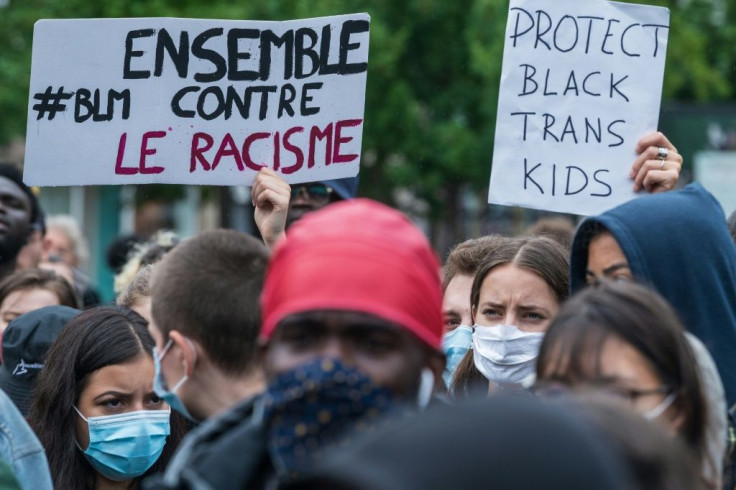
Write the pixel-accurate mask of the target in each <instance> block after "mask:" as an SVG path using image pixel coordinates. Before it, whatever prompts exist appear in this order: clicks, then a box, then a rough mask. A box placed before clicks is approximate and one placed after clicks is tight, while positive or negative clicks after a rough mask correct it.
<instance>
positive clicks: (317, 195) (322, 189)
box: [291, 184, 334, 204]
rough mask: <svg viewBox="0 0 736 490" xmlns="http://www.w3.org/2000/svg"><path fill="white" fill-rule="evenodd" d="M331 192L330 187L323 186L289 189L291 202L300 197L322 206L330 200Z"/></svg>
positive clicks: (304, 186)
mask: <svg viewBox="0 0 736 490" xmlns="http://www.w3.org/2000/svg"><path fill="white" fill-rule="evenodd" d="M333 192H334V189H333V188H332V187H330V186H328V185H324V184H308V185H295V186H292V187H291V200H292V201H293V200H294V199H296V198H297V197H301V198H302V199H306V200H308V201H312V202H314V203H318V204H324V203H326V202H327V201H329V200H330V196H332V193H333Z"/></svg>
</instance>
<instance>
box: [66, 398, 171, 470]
mask: <svg viewBox="0 0 736 490" xmlns="http://www.w3.org/2000/svg"><path fill="white" fill-rule="evenodd" d="M74 410H76V412H77V414H78V415H79V416H80V417H81V418H82V420H84V421H85V422H87V427H88V430H89V446H87V449H86V450H85V451H84V456H85V458H87V461H89V464H91V465H92V467H93V468H94V469H95V470H97V472H99V473H100V474H101V475H103V476H104V477H106V478H108V479H110V480H114V481H125V480H130V479H133V478H136V477H138V476H141V475H142V474H143V473H145V472H146V471H148V469H149V468H150V467H151V466H153V464H154V463H155V462H156V461H157V460H158V458H159V456H161V453H162V452H163V450H164V445H165V444H166V438H167V437H168V435H169V431H170V427H169V417H170V416H171V411H169V410H140V411H137V412H128V413H121V414H118V415H103V416H100V417H89V418H86V417H85V416H84V415H82V413H81V412H80V411H79V410H78V409H77V407H74ZM77 446H78V445H77ZM79 449H80V450H81V449H82V448H81V447H80V448H79Z"/></svg>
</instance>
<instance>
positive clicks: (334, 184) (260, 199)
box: [251, 167, 358, 249]
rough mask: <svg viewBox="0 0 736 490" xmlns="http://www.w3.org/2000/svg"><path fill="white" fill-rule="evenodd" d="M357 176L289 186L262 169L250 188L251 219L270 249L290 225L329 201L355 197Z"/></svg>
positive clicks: (273, 174) (277, 175)
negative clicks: (252, 214) (252, 218)
mask: <svg viewBox="0 0 736 490" xmlns="http://www.w3.org/2000/svg"><path fill="white" fill-rule="evenodd" d="M357 192H358V177H350V178H345V179H334V180H323V181H319V182H307V183H304V184H295V185H293V186H290V185H289V184H287V183H286V182H285V181H284V179H282V178H281V177H280V176H279V174H278V173H276V172H275V171H273V170H271V169H269V168H266V167H264V168H262V169H261V170H260V171H259V172H258V175H256V178H255V180H254V181H253V186H252V187H251V200H252V202H253V207H254V208H255V213H254V219H255V222H256V226H258V231H260V233H261V237H263V241H264V243H265V244H266V246H267V247H268V248H270V249H273V247H274V246H275V245H276V242H277V241H278V240H279V239H280V238H281V237H282V236H284V235H285V234H286V230H288V229H289V228H290V227H291V225H293V224H294V223H296V222H297V221H299V220H300V219H301V218H302V217H304V216H306V215H307V214H309V213H311V212H314V211H317V210H319V209H322V208H324V207H325V206H328V205H329V204H332V203H336V202H340V201H346V200H350V199H353V198H355V196H356V194H357Z"/></svg>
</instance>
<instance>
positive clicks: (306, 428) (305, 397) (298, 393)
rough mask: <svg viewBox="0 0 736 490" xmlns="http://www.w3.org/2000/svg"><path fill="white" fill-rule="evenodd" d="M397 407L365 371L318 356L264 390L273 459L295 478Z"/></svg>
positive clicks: (389, 395)
mask: <svg viewBox="0 0 736 490" xmlns="http://www.w3.org/2000/svg"><path fill="white" fill-rule="evenodd" d="M395 408H396V405H395V404H394V401H393V397H392V395H391V392H390V391H389V390H388V389H386V388H382V387H379V386H376V385H374V384H373V383H372V381H371V380H370V379H369V378H368V377H367V376H366V375H365V374H363V373H361V372H360V371H358V370H356V369H353V368H349V367H346V366H344V365H342V364H341V363H340V361H338V360H335V359H332V358H319V359H316V360H314V361H312V362H310V363H307V364H305V365H302V366H299V367H298V368H296V369H293V370H291V371H288V372H285V373H283V374H281V375H279V376H278V377H276V379H274V380H273V382H272V383H271V384H270V385H269V386H268V389H267V391H266V393H265V394H264V397H263V420H264V423H265V426H266V427H267V431H268V441H269V443H268V446H269V452H270V454H271V459H272V461H273V463H274V465H275V466H276V469H277V471H278V472H279V473H281V474H286V475H289V476H294V475H296V474H298V473H299V471H300V470H304V469H306V468H308V467H309V465H310V464H313V463H314V461H315V456H316V455H318V454H319V453H320V452H321V451H324V450H325V449H328V448H331V447H337V446H339V445H341V444H345V443H347V442H348V441H347V439H348V437H349V436H350V435H352V434H354V433H356V432H364V431H365V430H366V429H368V428H369V427H376V425H377V424H378V423H379V419H382V416H383V415H385V414H387V413H389V412H392V411H394V409H395Z"/></svg>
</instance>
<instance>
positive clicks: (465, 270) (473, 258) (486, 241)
mask: <svg viewBox="0 0 736 490" xmlns="http://www.w3.org/2000/svg"><path fill="white" fill-rule="evenodd" d="M506 240H509V238H508V237H505V236H503V235H488V236H482V237H480V238H471V239H470V240H465V241H464V242H462V243H459V244H457V245H455V246H454V247H453V248H452V250H450V253H449V255H448V256H447V260H446V261H445V267H444V269H443V274H442V292H443V293H444V292H445V290H447V286H448V285H449V284H450V281H452V279H453V278H454V277H455V276H457V275H465V276H475V273H476V272H478V269H479V268H480V266H481V265H482V264H483V262H484V261H485V258H486V257H487V256H488V255H489V254H491V253H492V252H493V251H494V250H495V249H496V248H497V247H499V246H500V245H501V244H502V243H504V242H505V241H506Z"/></svg>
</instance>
